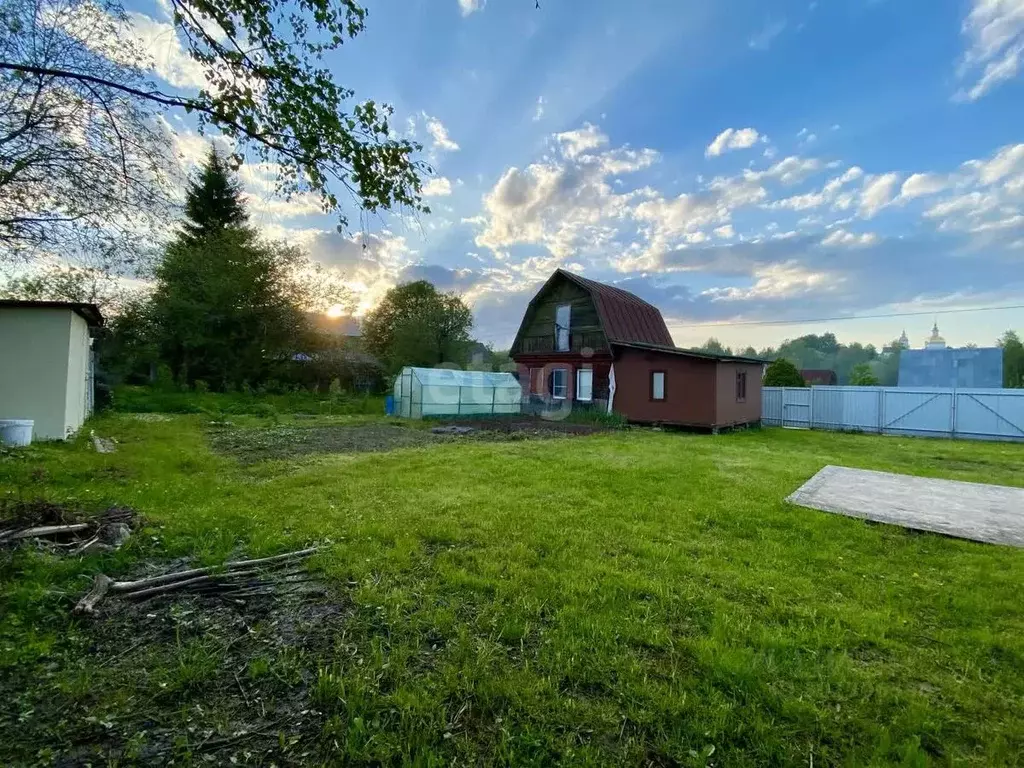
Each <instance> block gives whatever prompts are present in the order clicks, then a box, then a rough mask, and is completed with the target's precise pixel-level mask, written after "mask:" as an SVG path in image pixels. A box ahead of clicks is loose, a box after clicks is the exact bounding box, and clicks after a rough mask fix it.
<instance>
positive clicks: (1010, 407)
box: [761, 387, 1024, 440]
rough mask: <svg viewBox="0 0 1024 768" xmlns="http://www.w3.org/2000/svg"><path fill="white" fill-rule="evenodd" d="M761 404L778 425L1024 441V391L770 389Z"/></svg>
mask: <svg viewBox="0 0 1024 768" xmlns="http://www.w3.org/2000/svg"><path fill="white" fill-rule="evenodd" d="M761 403H762V405H761V422H762V423H763V424H766V425H773V426H783V427H797V428H802V429H832V430H846V431H857V432H876V433H879V434H886V435H919V436H931V437H960V438H968V439H974V440H1024V389H945V388H940V387H934V388H932V387H929V388H921V389H919V388H916V387H915V388H910V387H904V388H899V387H810V388H807V387H765V388H764V389H763V392H762V397H761Z"/></svg>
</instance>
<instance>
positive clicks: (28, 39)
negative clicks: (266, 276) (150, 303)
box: [0, 0, 169, 269]
mask: <svg viewBox="0 0 1024 768" xmlns="http://www.w3.org/2000/svg"><path fill="white" fill-rule="evenodd" d="M123 18H124V14H123V12H122V11H120V9H119V8H118V7H116V6H111V5H106V6H103V5H102V3H101V4H100V5H94V4H93V3H92V2H87V1H86V0H52V1H51V2H46V1H41V0H0V256H2V255H4V254H6V255H7V256H8V257H9V258H10V257H26V256H28V255H29V254H32V253H34V252H36V251H38V250H43V251H47V252H50V253H53V252H59V253H61V254H62V255H64V256H67V257H71V256H74V257H75V258H76V259H77V260H78V261H80V262H81V261H85V263H87V264H92V265H94V266H96V265H95V263H94V262H93V261H92V259H93V258H95V257H100V258H101V259H103V260H104V261H105V263H104V264H103V265H102V266H104V267H105V268H107V269H112V268H113V266H114V265H112V264H111V263H110V262H111V261H114V262H117V263H118V265H120V262H123V261H125V260H127V259H128V258H129V256H130V255H131V254H133V253H135V252H136V251H137V248H136V247H135V246H137V245H138V242H137V240H136V238H137V237H138V236H139V235H140V232H142V231H145V228H146V226H147V225H151V224H153V223H155V220H156V217H160V216H162V215H164V213H165V207H166V203H167V200H168V198H167V195H166V188H165V186H164V179H165V173H164V171H165V170H166V168H167V167H168V165H169V163H168V158H169V155H168V152H167V149H166V140H165V137H164V136H163V135H162V132H161V131H160V130H159V129H158V126H157V124H156V123H155V122H154V121H153V119H152V118H153V116H154V112H153V108H152V104H151V102H150V101H148V100H147V99H144V98H140V97H139V96H137V95H134V93H133V92H136V91H137V92H139V93H143V92H145V91H147V90H149V88H150V86H149V85H148V83H147V80H146V78H145V76H144V74H143V72H142V70H141V69H140V67H139V64H141V62H143V61H144V59H145V53H144V52H143V51H142V50H140V49H139V48H138V46H136V45H134V44H133V43H132V42H131V41H129V40H122V39H120V36H119V30H120V28H121V25H122V22H123Z"/></svg>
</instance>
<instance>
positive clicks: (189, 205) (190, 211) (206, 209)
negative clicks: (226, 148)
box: [182, 146, 249, 242]
mask: <svg viewBox="0 0 1024 768" xmlns="http://www.w3.org/2000/svg"><path fill="white" fill-rule="evenodd" d="M248 221H249V214H248V213H247V212H246V210H245V202H244V201H243V200H242V185H241V183H240V182H239V181H238V177H237V176H234V175H233V174H232V173H231V170H230V169H229V168H228V166H227V165H226V164H225V162H224V159H223V158H222V157H221V156H220V154H219V153H218V152H217V150H216V149H215V148H214V147H213V146H211V147H210V151H209V153H208V154H207V156H206V163H205V164H204V165H203V167H202V169H201V170H200V171H199V173H198V174H197V175H196V176H195V177H194V178H192V179H189V184H188V191H187V192H186V194H185V221H184V223H183V224H182V231H183V239H184V240H185V241H189V242H197V241H199V240H202V239H203V238H204V237H209V236H211V235H215V234H219V233H220V232H222V231H223V230H225V229H230V228H232V227H245V226H246V224H247V223H248Z"/></svg>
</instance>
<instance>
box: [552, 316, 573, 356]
mask: <svg viewBox="0 0 1024 768" xmlns="http://www.w3.org/2000/svg"><path fill="white" fill-rule="evenodd" d="M562 309H564V310H565V311H566V323H565V325H561V324H560V323H559V322H558V313H559V311H560V310H562ZM562 331H565V348H564V349H563V348H562V345H561V332H562ZM571 333H572V304H556V305H555V352H569V351H570V349H571V347H572V336H571Z"/></svg>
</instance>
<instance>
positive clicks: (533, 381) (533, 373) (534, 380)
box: [530, 368, 544, 395]
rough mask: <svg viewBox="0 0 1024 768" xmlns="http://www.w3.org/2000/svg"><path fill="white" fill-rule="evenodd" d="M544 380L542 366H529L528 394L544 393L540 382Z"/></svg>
mask: <svg viewBox="0 0 1024 768" xmlns="http://www.w3.org/2000/svg"><path fill="white" fill-rule="evenodd" d="M543 381H544V369H543V368H531V369H530V394H531V395H541V394H544V392H543V390H542V388H541V384H542V383H543Z"/></svg>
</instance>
